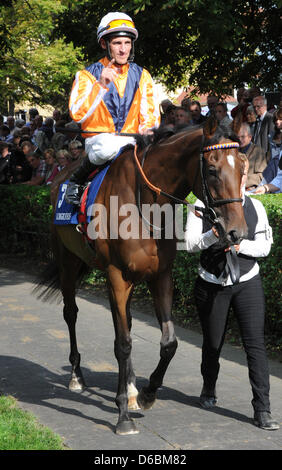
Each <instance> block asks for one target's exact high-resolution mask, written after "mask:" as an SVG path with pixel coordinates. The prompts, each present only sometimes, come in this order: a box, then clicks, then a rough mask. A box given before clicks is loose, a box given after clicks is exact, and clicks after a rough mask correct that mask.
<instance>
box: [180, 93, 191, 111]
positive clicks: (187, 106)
mask: <svg viewBox="0 0 282 470" xmlns="http://www.w3.org/2000/svg"><path fill="white" fill-rule="evenodd" d="M190 105H191V100H190V98H189V97H188V96H185V97H184V98H183V100H182V101H181V107H182V108H184V109H186V111H187V112H188V113H189V112H190Z"/></svg>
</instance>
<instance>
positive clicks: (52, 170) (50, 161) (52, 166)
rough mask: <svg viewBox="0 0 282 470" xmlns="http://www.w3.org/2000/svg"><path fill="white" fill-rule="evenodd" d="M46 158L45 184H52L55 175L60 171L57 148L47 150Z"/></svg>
mask: <svg viewBox="0 0 282 470" xmlns="http://www.w3.org/2000/svg"><path fill="white" fill-rule="evenodd" d="M44 159H45V162H46V176H45V184H51V183H52V182H53V180H54V178H55V176H56V175H57V174H58V173H59V166H58V163H57V161H56V152H55V150H54V149H52V148H49V149H47V150H45V152H44Z"/></svg>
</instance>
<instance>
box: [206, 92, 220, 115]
mask: <svg viewBox="0 0 282 470" xmlns="http://www.w3.org/2000/svg"><path fill="white" fill-rule="evenodd" d="M217 103H218V97H217V96H215V95H212V94H211V95H208V97H207V105H208V108H209V110H208V112H207V114H206V116H207V117H210V116H212V115H215V108H216V105H217Z"/></svg>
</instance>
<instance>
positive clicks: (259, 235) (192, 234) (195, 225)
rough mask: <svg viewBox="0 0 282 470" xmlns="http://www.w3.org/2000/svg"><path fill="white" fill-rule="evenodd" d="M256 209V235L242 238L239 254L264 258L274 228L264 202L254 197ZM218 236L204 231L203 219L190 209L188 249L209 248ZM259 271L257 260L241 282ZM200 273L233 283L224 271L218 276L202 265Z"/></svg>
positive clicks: (208, 279)
mask: <svg viewBox="0 0 282 470" xmlns="http://www.w3.org/2000/svg"><path fill="white" fill-rule="evenodd" d="M245 197H246V196H245ZM252 202H253V204H254V207H255V210H256V212H257V217H258V221H257V225H256V230H255V236H254V239H253V240H245V239H244V240H242V241H241V243H240V247H239V251H238V252H237V253H238V254H239V253H241V254H243V255H246V256H251V257H252V258H262V257H265V256H267V255H268V254H269V252H270V249H271V245H272V243H273V238H272V229H271V227H270V225H269V222H268V218H267V214H266V211H265V208H264V207H263V205H262V203H261V202H260V201H259V200H257V199H252ZM195 205H197V206H202V207H204V204H203V203H202V201H200V200H197V201H196V202H195ZM217 241H218V238H217V237H216V235H215V234H214V233H213V231H212V230H211V229H210V230H208V231H207V232H205V233H203V219H202V218H200V217H197V216H196V215H195V214H194V213H193V212H192V211H189V214H188V217H187V223H186V230H185V242H186V248H187V251H188V252H190V253H196V252H198V251H201V250H205V249H207V248H209V247H210V246H211V245H213V244H214V243H216V242H217ZM258 272H259V265H258V263H257V262H256V263H255V265H254V266H253V268H252V269H251V270H250V271H249V272H248V273H246V274H244V275H243V276H241V277H240V282H243V281H247V280H248V279H251V278H252V277H254V276H255V275H256V274H257V273H258ZM198 273H199V275H200V276H201V277H202V278H203V279H205V280H206V281H208V282H213V283H215V284H221V285H232V281H231V278H230V276H228V277H227V279H226V278H225V276H224V275H223V273H222V274H221V275H220V276H219V277H216V276H215V275H214V274H211V273H209V272H208V271H206V270H205V269H204V268H203V267H202V266H201V265H199V267H198Z"/></svg>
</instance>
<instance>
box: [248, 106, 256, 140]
mask: <svg viewBox="0 0 282 470" xmlns="http://www.w3.org/2000/svg"><path fill="white" fill-rule="evenodd" d="M256 119H257V115H256V113H255V110H254V108H253V106H252V105H249V106H248V107H247V109H246V122H247V123H248V124H249V126H250V129H251V133H252V136H253V135H254V131H255V124H256Z"/></svg>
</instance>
